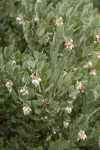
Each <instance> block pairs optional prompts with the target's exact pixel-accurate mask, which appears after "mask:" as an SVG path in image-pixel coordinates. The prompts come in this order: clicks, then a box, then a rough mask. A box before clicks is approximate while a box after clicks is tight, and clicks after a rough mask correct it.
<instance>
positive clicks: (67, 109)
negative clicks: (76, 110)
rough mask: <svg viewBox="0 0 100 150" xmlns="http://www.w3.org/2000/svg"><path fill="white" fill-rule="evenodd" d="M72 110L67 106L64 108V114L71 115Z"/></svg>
mask: <svg viewBox="0 0 100 150" xmlns="http://www.w3.org/2000/svg"><path fill="white" fill-rule="evenodd" d="M72 109H73V107H72V106H67V107H66V108H65V112H66V113H68V114H71V112H72Z"/></svg>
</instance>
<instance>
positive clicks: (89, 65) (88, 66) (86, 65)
mask: <svg viewBox="0 0 100 150" xmlns="http://www.w3.org/2000/svg"><path fill="white" fill-rule="evenodd" d="M92 67H93V63H92V62H91V61H88V62H87V63H86V64H85V65H84V66H83V68H92Z"/></svg>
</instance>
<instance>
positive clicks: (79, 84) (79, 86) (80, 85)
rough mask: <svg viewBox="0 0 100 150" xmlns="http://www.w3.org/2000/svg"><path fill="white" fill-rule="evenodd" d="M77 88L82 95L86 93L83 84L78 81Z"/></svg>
mask: <svg viewBox="0 0 100 150" xmlns="http://www.w3.org/2000/svg"><path fill="white" fill-rule="evenodd" d="M75 87H76V89H77V90H78V91H80V92H81V93H84V91H85V87H84V86H83V84H82V83H81V82H79V81H77V82H76V85H75Z"/></svg>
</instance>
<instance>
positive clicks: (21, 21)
mask: <svg viewBox="0 0 100 150" xmlns="http://www.w3.org/2000/svg"><path fill="white" fill-rule="evenodd" d="M16 21H18V23H19V24H23V23H24V20H23V18H22V16H19V17H16Z"/></svg>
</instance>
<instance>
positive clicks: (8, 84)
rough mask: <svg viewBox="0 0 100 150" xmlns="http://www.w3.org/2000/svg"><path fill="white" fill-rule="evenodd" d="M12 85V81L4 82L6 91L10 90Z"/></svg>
mask: <svg viewBox="0 0 100 150" xmlns="http://www.w3.org/2000/svg"><path fill="white" fill-rule="evenodd" d="M12 86H13V83H12V81H11V80H9V81H7V82H6V87H7V89H8V91H9V93H11V92H12Z"/></svg>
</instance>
